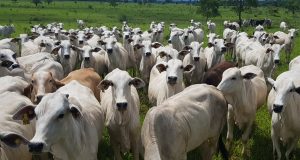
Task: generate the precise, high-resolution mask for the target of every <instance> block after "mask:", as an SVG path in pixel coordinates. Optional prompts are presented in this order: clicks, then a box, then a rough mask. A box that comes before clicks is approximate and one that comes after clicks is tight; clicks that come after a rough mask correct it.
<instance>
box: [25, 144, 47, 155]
mask: <svg viewBox="0 0 300 160" xmlns="http://www.w3.org/2000/svg"><path fill="white" fill-rule="evenodd" d="M43 147H44V144H43V143H35V142H34V143H29V144H28V148H29V152H31V153H41V152H42V150H43Z"/></svg>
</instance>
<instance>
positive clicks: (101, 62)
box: [75, 45, 107, 75]
mask: <svg viewBox="0 0 300 160" xmlns="http://www.w3.org/2000/svg"><path fill="white" fill-rule="evenodd" d="M75 49H76V51H77V53H79V54H80V56H81V57H82V62H81V68H94V70H95V72H97V73H98V74H99V75H104V74H105V73H107V68H106V64H105V54H106V52H105V50H103V49H102V48H99V47H95V48H92V47H91V46H89V45H84V46H83V47H82V48H79V47H75Z"/></svg>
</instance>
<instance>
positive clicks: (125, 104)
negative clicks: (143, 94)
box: [117, 102, 127, 111]
mask: <svg viewBox="0 0 300 160" xmlns="http://www.w3.org/2000/svg"><path fill="white" fill-rule="evenodd" d="M117 108H118V110H119V111H123V110H126V109H127V103H126V102H123V103H117Z"/></svg>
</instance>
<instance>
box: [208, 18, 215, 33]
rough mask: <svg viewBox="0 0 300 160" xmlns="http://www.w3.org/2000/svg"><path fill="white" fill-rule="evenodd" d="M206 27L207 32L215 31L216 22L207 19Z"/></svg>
mask: <svg viewBox="0 0 300 160" xmlns="http://www.w3.org/2000/svg"><path fill="white" fill-rule="evenodd" d="M207 28H208V30H209V33H215V31H216V24H215V23H214V22H211V20H209V21H207Z"/></svg>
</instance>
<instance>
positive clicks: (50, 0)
mask: <svg viewBox="0 0 300 160" xmlns="http://www.w3.org/2000/svg"><path fill="white" fill-rule="evenodd" d="M45 2H46V3H48V5H49V4H50V3H52V2H53V0H45Z"/></svg>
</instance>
